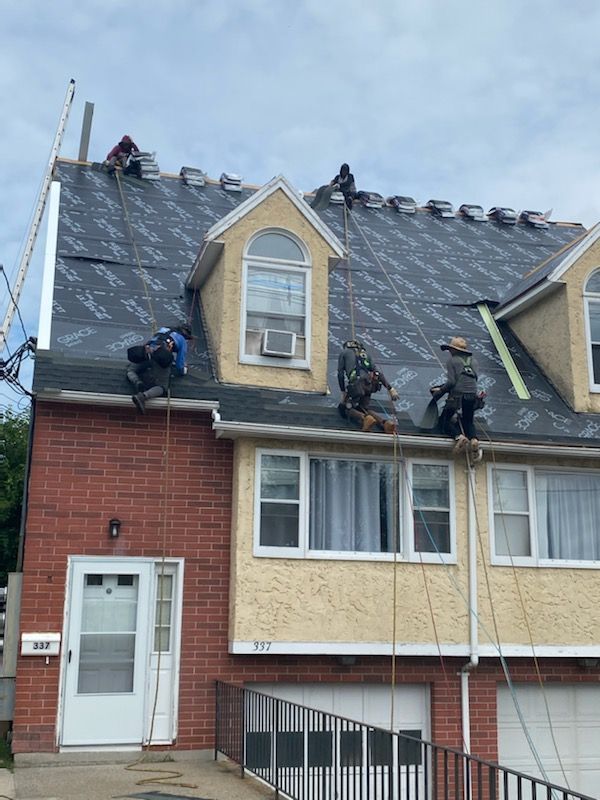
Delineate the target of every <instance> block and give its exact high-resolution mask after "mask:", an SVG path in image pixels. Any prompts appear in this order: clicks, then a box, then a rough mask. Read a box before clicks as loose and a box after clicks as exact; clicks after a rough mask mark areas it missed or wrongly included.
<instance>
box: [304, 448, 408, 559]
mask: <svg viewBox="0 0 600 800" xmlns="http://www.w3.org/2000/svg"><path fill="white" fill-rule="evenodd" d="M394 481H395V479H394V465H393V464H389V463H381V462H369V461H343V460H341V459H330V460H329V459H320V458H314V459H311V462H310V538H309V542H310V548H311V549H312V550H337V551H345V552H366V553H391V552H393V551H394V535H396V537H398V538H399V492H398V486H397V481H396V489H394Z"/></svg>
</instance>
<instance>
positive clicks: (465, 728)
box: [460, 466, 479, 753]
mask: <svg viewBox="0 0 600 800" xmlns="http://www.w3.org/2000/svg"><path fill="white" fill-rule="evenodd" d="M467 543H468V564H469V651H470V655H469V660H468V662H467V663H466V664H465V665H464V666H463V667H462V669H461V671H460V698H461V716H462V739H463V749H464V751H465V752H466V753H470V752H471V708H470V701H469V674H470V673H471V670H473V669H475V668H476V667H477V665H478V664H479V638H478V637H479V630H478V623H477V621H478V606H477V517H476V514H475V470H474V468H473V467H472V466H469V467H468V468H467Z"/></svg>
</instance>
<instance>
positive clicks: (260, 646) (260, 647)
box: [252, 641, 271, 653]
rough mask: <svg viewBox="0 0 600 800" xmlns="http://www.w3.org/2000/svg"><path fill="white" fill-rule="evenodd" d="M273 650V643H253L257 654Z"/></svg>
mask: <svg viewBox="0 0 600 800" xmlns="http://www.w3.org/2000/svg"><path fill="white" fill-rule="evenodd" d="M270 649H271V642H256V641H255V642H252V650H253V652H255V653H267V652H268V651H269V650H270Z"/></svg>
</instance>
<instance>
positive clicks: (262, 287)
mask: <svg viewBox="0 0 600 800" xmlns="http://www.w3.org/2000/svg"><path fill="white" fill-rule="evenodd" d="M246 310H247V311H248V313H249V314H256V313H260V314H265V315H267V316H268V315H276V316H282V317H285V316H286V315H292V316H296V317H304V314H305V275H304V272H300V271H299V272H296V271H294V272H289V271H287V270H275V269H262V268H258V267H248V288H247V296H246Z"/></svg>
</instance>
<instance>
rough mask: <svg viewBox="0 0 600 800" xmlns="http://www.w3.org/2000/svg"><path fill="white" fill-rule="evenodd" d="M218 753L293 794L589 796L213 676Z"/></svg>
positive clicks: (535, 799) (354, 797) (471, 798)
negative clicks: (214, 678) (214, 682)
mask: <svg viewBox="0 0 600 800" xmlns="http://www.w3.org/2000/svg"><path fill="white" fill-rule="evenodd" d="M215 723H216V731H215V735H216V740H215V758H217V755H218V753H222V754H223V755H225V756H227V757H228V758H230V759H231V760H232V761H235V762H236V763H238V764H239V765H240V766H241V773H242V777H243V775H244V771H245V770H248V771H249V772H252V773H253V774H254V775H256V776H257V777H259V778H260V779H261V780H263V781H264V782H265V783H267V784H268V785H269V786H272V787H273V788H274V789H275V790H276V792H277V793H278V794H279V793H281V794H283V795H286V796H287V797H290V798H293V800H594V799H593V798H590V797H589V796H588V795H583V794H578V793H577V792H575V791H572V790H571V789H566V788H563V787H560V786H557V785H554V784H552V783H547V782H546V781H543V780H541V779H538V778H534V777H531V776H528V775H524V774H522V773H520V772H516V771H515V770H512V769H507V768H505V767H501V766H499V765H498V764H495V763H493V762H490V761H484V760H483V759H481V758H477V757H475V756H471V755H468V754H467V753H463V752H461V751H460V750H456V749H453V748H451V747H442V746H440V745H436V744H433V743H432V742H428V741H425V740H423V739H422V738H421V731H401V732H392V731H389V730H385V729H383V728H376V727H374V726H372V725H366V724H365V723H362V722H356V721H354V720H350V719H346V718H344V717H340V716H337V715H335V714H329V713H326V712H324V711H317V710H315V709H313V708H308V707H306V706H301V705H298V704H297V703H291V702H288V701H287V700H280V699H279V698H275V697H271V696H270V695H266V694H262V693H261V692H256V691H254V690H252V689H245V688H244V687H242V686H234V685H232V684H228V683H223V682H221V681H217V684H216V717H215Z"/></svg>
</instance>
